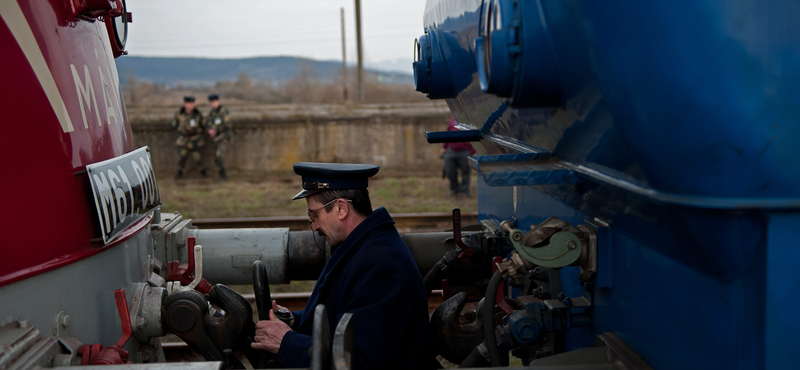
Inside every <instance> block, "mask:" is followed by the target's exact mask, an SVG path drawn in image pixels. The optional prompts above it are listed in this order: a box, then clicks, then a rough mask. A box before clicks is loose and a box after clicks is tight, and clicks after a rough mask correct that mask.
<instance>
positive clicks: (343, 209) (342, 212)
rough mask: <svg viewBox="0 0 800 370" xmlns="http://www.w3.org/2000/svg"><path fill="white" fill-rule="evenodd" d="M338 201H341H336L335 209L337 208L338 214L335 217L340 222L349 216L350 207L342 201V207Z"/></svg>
mask: <svg viewBox="0 0 800 370" xmlns="http://www.w3.org/2000/svg"><path fill="white" fill-rule="evenodd" d="M340 200H341V199H337V200H336V205H337V206H338V207H337V208H339V213H338V214H337V216H338V217H339V219H340V220H344V219H345V218H347V215H348V214H350V207H348V206H347V201H343V202H344V205H343V204H342V203H341V202H339V201H340Z"/></svg>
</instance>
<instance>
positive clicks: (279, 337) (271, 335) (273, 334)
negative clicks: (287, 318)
mask: <svg viewBox="0 0 800 370" xmlns="http://www.w3.org/2000/svg"><path fill="white" fill-rule="evenodd" d="M272 307H273V310H269V320H262V321H259V322H257V323H256V335H255V337H254V338H253V340H255V342H253V343H251V344H250V347H252V348H254V349H260V350H264V351H267V352H272V353H276V354H277V353H278V350H279V349H281V341H283V336H284V335H286V333H288V332H290V331H292V328H290V327H289V325H286V324H284V323H283V321H281V320H278V318H277V317H275V311H274V309H275V308H276V307H280V306H278V305H277V303H275V301H272Z"/></svg>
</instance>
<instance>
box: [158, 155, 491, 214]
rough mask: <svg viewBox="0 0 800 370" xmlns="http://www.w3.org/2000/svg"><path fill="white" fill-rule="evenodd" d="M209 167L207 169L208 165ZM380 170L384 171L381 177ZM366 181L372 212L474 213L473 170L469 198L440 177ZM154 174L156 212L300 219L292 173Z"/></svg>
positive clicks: (397, 175) (403, 175)
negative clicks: (158, 198)
mask: <svg viewBox="0 0 800 370" xmlns="http://www.w3.org/2000/svg"><path fill="white" fill-rule="evenodd" d="M212 168H213V167H212ZM382 172H385V173H382ZM382 172H379V173H378V175H376V176H375V177H374V178H372V179H370V183H369V193H370V199H371V200H372V206H373V207H374V208H378V207H386V209H387V210H388V211H389V213H390V214H391V213H417V212H449V211H451V210H452V209H453V208H454V207H460V208H461V211H462V212H474V211H477V210H478V201H477V199H476V196H475V192H476V181H477V179H476V177H475V176H476V175H475V173H474V172H473V175H472V177H473V179H472V182H471V185H472V189H471V194H472V197H471V198H467V199H457V198H453V197H450V196H449V194H450V190H449V182H448V181H447V180H446V179H442V178H441V173H430V172H427V173H425V172H422V173H408V172H392V171H382ZM170 175H171V174H160V176H159V177H158V188H159V191H160V192H161V199H162V202H163V205H162V207H161V209H162V212H165V213H171V212H173V211H179V212H180V213H181V215H183V217H184V218H228V217H269V216H303V215H305V214H306V210H307V208H306V202H304V201H302V200H298V201H294V202H293V201H292V200H291V198H292V196H294V195H295V194H297V192H298V191H300V176H297V175H295V174H293V173H262V174H253V173H236V172H234V173H232V174H230V175H229V176H228V181H225V182H222V183H218V182H217V177H216V176H215V173H214V171H213V170H212V169H211V168H209V175H212V176H211V177H210V178H208V179H204V178H201V177H200V176H199V174H197V173H188V174H186V176H185V177H184V178H183V179H181V180H175V179H173V178H172V176H170Z"/></svg>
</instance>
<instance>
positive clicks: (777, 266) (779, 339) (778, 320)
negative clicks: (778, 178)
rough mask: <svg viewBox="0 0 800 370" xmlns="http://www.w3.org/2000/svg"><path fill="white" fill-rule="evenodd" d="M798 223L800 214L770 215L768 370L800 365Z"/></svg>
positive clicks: (765, 329)
mask: <svg viewBox="0 0 800 370" xmlns="http://www.w3.org/2000/svg"><path fill="white" fill-rule="evenodd" d="M798 225H800V214H797V213H792V214H773V215H770V222H769V232H768V233H767V263H766V265H767V277H766V285H765V286H766V297H765V306H766V310H765V311H766V312H764V317H765V320H766V323H765V326H764V332H765V336H766V338H765V348H766V361H765V366H764V367H765V368H767V369H778V368H786V367H787V365H791V366H793V367H796V366H798V364H800V351H797V342H798V341H797V335H798V333H800V315H798V314H797V310H798V304H797V300H798V298H797V292H798V291H800V279H798V278H797V275H798V268H797V264H798V261H800V248H798V244H797V227H798Z"/></svg>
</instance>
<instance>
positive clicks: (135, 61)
mask: <svg viewBox="0 0 800 370" xmlns="http://www.w3.org/2000/svg"><path fill="white" fill-rule="evenodd" d="M116 63H117V71H118V72H119V75H120V80H121V81H122V84H123V85H124V84H125V81H126V80H127V77H128V75H129V73H133V76H134V77H135V78H136V80H140V81H148V82H152V83H163V84H165V85H168V86H177V85H184V86H208V85H212V84H214V83H215V82H217V81H232V80H235V79H236V77H237V76H238V75H239V73H240V72H245V73H247V74H248V75H249V76H250V77H251V78H252V79H253V80H255V81H270V82H272V83H282V82H286V81H289V80H291V79H292V78H294V77H295V76H296V75H297V74H298V73H300V72H301V70H305V73H307V74H308V75H309V77H310V78H315V79H319V80H321V81H324V82H336V81H337V80H338V79H339V78H341V77H340V76H341V73H342V64H341V62H336V61H318V60H312V59H305V58H297V57H259V58H244V59H205V58H151V57H133V56H123V57H120V58H117V59H116ZM410 69H411V68H410V67H409V70H410ZM366 74H367V75H368V77H369V78H372V79H374V80H377V81H379V82H381V83H387V84H409V85H410V84H413V83H414V82H413V76H412V75H410V74H407V73H400V72H392V71H387V72H385V71H376V70H367V71H366ZM348 76H349V78H354V77H355V69H354V68H352V69H350V71H348Z"/></svg>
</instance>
